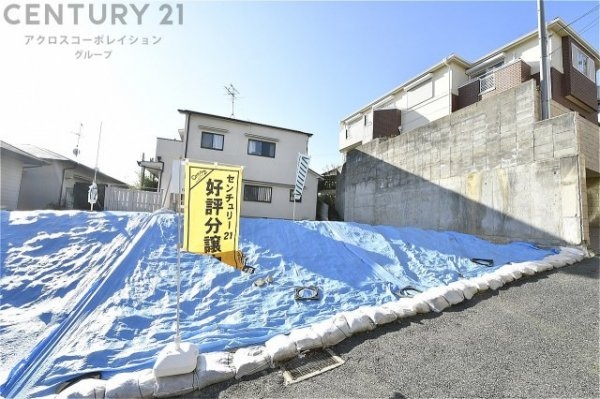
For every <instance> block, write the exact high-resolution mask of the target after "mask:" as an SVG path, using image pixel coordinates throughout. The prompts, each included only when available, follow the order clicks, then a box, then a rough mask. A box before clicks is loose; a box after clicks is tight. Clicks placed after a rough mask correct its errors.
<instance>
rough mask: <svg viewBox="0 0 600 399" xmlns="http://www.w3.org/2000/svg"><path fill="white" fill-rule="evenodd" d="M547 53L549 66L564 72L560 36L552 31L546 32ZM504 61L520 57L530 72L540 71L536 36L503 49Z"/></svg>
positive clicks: (506, 62) (507, 61)
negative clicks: (529, 68)
mask: <svg viewBox="0 0 600 399" xmlns="http://www.w3.org/2000/svg"><path fill="white" fill-rule="evenodd" d="M547 51H548V55H549V56H550V66H551V67H552V68H554V69H556V70H557V71H558V72H560V73H564V69H563V60H562V54H563V53H562V38H561V37H560V36H559V35H557V34H556V33H553V32H552V31H550V32H548V49H547ZM504 53H505V58H504V63H505V64H508V63H509V62H511V61H514V60H517V59H521V60H523V61H524V62H525V63H527V64H528V65H529V66H530V67H531V74H532V75H533V74H536V73H539V72H540V55H541V53H540V47H539V40H538V38H537V37H532V38H531V39H529V40H527V41H525V42H523V43H520V44H519V45H517V46H514V47H511V48H509V49H506V50H505V51H504Z"/></svg>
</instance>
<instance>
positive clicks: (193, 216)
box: [183, 162, 243, 268]
mask: <svg viewBox="0 0 600 399" xmlns="http://www.w3.org/2000/svg"><path fill="white" fill-rule="evenodd" d="M241 192H242V168H241V167H236V166H221V165H216V164H202V163H192V162H188V163H186V166H185V208H184V223H183V249H184V250H185V251H188V252H195V253H202V254H209V255H213V256H215V257H217V258H219V259H221V260H222V261H223V262H226V263H229V264H230V265H231V266H235V267H238V268H242V267H243V264H239V263H240V262H242V261H243V256H241V254H239V253H237V248H238V237H239V225H240V204H241V201H242V199H241ZM229 260H231V261H229Z"/></svg>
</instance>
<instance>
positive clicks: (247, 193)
mask: <svg viewBox="0 0 600 399" xmlns="http://www.w3.org/2000/svg"><path fill="white" fill-rule="evenodd" d="M272 195H273V187H266V186H251V185H248V184H246V185H245V186H244V201H251V202H271V196H272Z"/></svg>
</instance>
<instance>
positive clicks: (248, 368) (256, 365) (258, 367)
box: [233, 346, 271, 380]
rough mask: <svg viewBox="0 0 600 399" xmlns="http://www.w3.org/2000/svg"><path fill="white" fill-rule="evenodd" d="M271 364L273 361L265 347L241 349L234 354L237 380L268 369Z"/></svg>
mask: <svg viewBox="0 0 600 399" xmlns="http://www.w3.org/2000/svg"><path fill="white" fill-rule="evenodd" d="M270 364H271V359H270V358H269V354H268V353H267V349H266V348H265V347H264V346H249V347H246V348H240V349H238V350H237V351H235V353H234V354H233V367H235V378H236V379H238V380H239V379H240V378H242V377H244V376H246V375H250V374H254V373H258V372H259V371H262V370H264V369H267V368H268V367H269V365H270Z"/></svg>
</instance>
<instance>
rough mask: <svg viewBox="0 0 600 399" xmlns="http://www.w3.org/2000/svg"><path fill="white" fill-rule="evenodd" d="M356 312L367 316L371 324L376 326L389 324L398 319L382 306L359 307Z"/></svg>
mask: <svg viewBox="0 0 600 399" xmlns="http://www.w3.org/2000/svg"><path fill="white" fill-rule="evenodd" d="M358 310H359V311H361V312H363V313H364V314H366V315H367V316H369V318H370V319H371V320H373V323H375V324H376V325H378V326H380V325H383V324H387V323H391V322H392V321H396V319H397V318H398V316H396V313H394V312H393V311H392V310H391V309H388V308H385V307H383V306H361V307H360V308H358Z"/></svg>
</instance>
